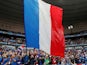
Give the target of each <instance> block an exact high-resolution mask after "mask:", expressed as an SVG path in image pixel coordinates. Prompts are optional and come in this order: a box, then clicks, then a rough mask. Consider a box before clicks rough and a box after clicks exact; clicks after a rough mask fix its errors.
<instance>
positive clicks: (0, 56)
mask: <svg viewBox="0 0 87 65" xmlns="http://www.w3.org/2000/svg"><path fill="white" fill-rule="evenodd" d="M2 61H3V57H2V55H1V54H0V65H1V62H2Z"/></svg>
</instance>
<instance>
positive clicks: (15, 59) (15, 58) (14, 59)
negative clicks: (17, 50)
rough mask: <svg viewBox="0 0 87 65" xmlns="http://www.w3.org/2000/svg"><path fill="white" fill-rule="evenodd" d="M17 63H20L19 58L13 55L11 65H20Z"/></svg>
mask: <svg viewBox="0 0 87 65" xmlns="http://www.w3.org/2000/svg"><path fill="white" fill-rule="evenodd" d="M17 61H18V57H16V55H13V56H12V61H11V65H18V63H17Z"/></svg>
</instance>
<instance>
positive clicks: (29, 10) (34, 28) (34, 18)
mask: <svg viewBox="0 0 87 65" xmlns="http://www.w3.org/2000/svg"><path fill="white" fill-rule="evenodd" d="M24 23H25V36H26V45H27V47H32V48H39V4H38V0H24Z"/></svg>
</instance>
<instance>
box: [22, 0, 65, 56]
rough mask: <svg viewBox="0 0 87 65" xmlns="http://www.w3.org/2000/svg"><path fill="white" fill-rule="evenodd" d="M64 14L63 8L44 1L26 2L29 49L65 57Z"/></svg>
mask: <svg viewBox="0 0 87 65" xmlns="http://www.w3.org/2000/svg"><path fill="white" fill-rule="evenodd" d="M62 13H63V10H62V8H60V7H56V6H54V5H51V4H48V3H45V2H44V1H42V0H24V21H25V35H26V45H27V47H33V48H38V49H40V50H43V51H45V52H47V53H49V54H51V55H55V56H61V57H64V47H65V46H64V31H63V26H62Z"/></svg>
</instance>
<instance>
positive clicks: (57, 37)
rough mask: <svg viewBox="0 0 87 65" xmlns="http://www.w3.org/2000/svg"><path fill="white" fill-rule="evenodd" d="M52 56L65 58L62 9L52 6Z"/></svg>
mask: <svg viewBox="0 0 87 65" xmlns="http://www.w3.org/2000/svg"><path fill="white" fill-rule="evenodd" d="M50 13H51V23H52V25H51V27H52V28H51V51H50V52H51V55H55V56H61V57H64V50H65V49H64V48H65V44H64V42H65V41H64V30H63V26H62V13H63V10H62V8H59V7H56V6H51V9H50Z"/></svg>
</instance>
